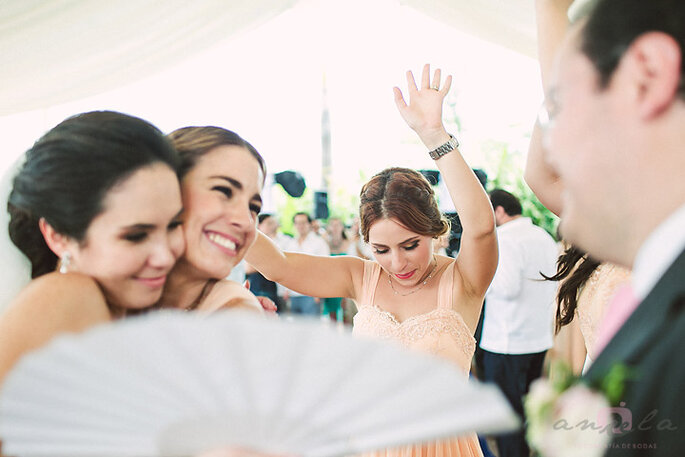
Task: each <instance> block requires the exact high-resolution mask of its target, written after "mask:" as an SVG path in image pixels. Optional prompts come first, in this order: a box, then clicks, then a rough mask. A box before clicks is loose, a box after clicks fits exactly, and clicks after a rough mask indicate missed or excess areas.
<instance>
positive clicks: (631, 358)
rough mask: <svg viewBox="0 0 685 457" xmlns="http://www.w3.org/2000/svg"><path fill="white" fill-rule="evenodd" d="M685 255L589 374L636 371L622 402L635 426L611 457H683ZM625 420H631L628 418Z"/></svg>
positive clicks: (619, 438)
mask: <svg viewBox="0 0 685 457" xmlns="http://www.w3.org/2000/svg"><path fill="white" fill-rule="evenodd" d="M684 304H685V251H683V252H681V253H680V256H679V257H678V258H677V260H676V261H675V262H674V263H673V264H672V265H671V266H670V268H669V269H668V270H667V271H666V273H665V274H664V276H663V277H662V278H661V279H660V280H659V282H658V283H657V284H656V286H655V287H654V289H653V290H652V291H651V292H650V293H649V295H648V296H647V297H646V298H645V299H644V301H643V302H642V303H640V305H639V306H638V307H637V309H636V310H635V311H634V313H633V314H632V315H631V316H630V317H629V318H628V320H627V321H626V323H625V324H624V325H623V327H622V328H621V329H620V330H619V331H618V332H617V333H616V335H615V336H614V338H613V339H612V340H611V341H610V342H609V344H608V345H607V346H606V348H605V349H604V350H603V351H602V352H601V353H600V355H599V356H598V357H597V360H595V362H594V363H593V365H592V367H591V368H590V370H589V371H588V373H587V374H586V376H585V379H586V380H588V381H590V382H597V381H599V380H601V379H602V378H603V377H604V376H605V375H606V373H607V371H608V370H609V369H610V368H611V366H612V365H613V364H615V363H617V362H619V363H623V364H625V365H626V366H628V367H629V368H632V369H633V370H634V375H635V378H634V379H632V380H630V381H627V382H626V384H625V389H626V390H625V391H624V394H623V398H622V400H621V401H623V402H625V405H624V408H626V409H624V410H621V411H620V412H618V411H617V412H618V413H619V414H621V413H623V414H627V413H629V414H632V426H631V427H630V429H629V431H628V432H626V433H623V434H614V439H613V441H612V444H611V447H610V448H609V450H608V451H607V454H606V455H607V456H611V457H627V456H679V455H685V311H684V310H683V305H684ZM625 418H626V419H627V416H626V417H625Z"/></svg>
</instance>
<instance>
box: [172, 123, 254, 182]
mask: <svg viewBox="0 0 685 457" xmlns="http://www.w3.org/2000/svg"><path fill="white" fill-rule="evenodd" d="M168 137H169V139H170V140H171V142H172V143H173V145H174V147H175V148H176V150H177V151H178V154H179V156H180V157H181V166H180V168H179V173H178V176H179V178H183V177H184V176H185V175H186V174H187V173H188V172H189V171H190V170H192V169H193V167H195V165H197V161H198V160H199V158H200V157H202V156H203V155H205V154H207V153H208V152H209V151H211V150H212V149H214V148H216V147H219V146H240V147H243V148H245V149H247V150H248V151H249V152H250V154H252V156H253V157H254V158H255V159H256V160H257V163H259V168H260V169H261V170H262V177H263V178H262V179H265V178H266V163H264V159H263V158H262V156H261V154H259V152H257V150H256V149H255V148H254V146H252V145H251V144H250V143H248V142H247V141H245V140H244V139H243V138H242V137H241V136H240V135H238V134H237V133H235V132H232V131H230V130H227V129H224V128H221V127H212V126H208V127H183V128H180V129H177V130H174V131H173V132H171V133H170V134H169V135H168Z"/></svg>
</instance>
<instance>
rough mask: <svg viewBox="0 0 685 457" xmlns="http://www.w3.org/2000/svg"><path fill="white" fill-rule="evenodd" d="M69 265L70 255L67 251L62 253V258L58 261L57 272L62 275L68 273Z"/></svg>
mask: <svg viewBox="0 0 685 457" xmlns="http://www.w3.org/2000/svg"><path fill="white" fill-rule="evenodd" d="M70 265H71V253H70V252H69V251H64V252H63V253H62V257H60V259H59V272H60V273H62V274H64V273H66V272H67V271H69V266H70Z"/></svg>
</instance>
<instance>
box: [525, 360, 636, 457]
mask: <svg viewBox="0 0 685 457" xmlns="http://www.w3.org/2000/svg"><path fill="white" fill-rule="evenodd" d="M553 372H554V373H555V376H553V379H551V380H550V379H546V378H540V379H537V380H536V381H534V382H533V384H532V385H531V387H530V391H529V393H528V395H527V396H526V398H525V400H524V410H525V413H526V422H527V427H528V428H527V431H526V438H527V439H528V443H529V444H530V446H531V447H532V448H534V449H535V450H536V451H538V452H539V453H540V455H541V456H543V457H575V456H578V457H594V456H597V457H599V456H602V455H604V453H605V452H606V450H607V447H608V445H609V443H610V442H611V439H612V437H613V436H614V435H615V434H617V433H618V434H620V433H623V432H624V431H625V427H626V424H625V423H624V421H623V418H624V414H622V411H621V410H622V409H625V408H622V407H621V406H622V405H621V404H620V403H619V402H620V399H621V396H622V395H623V390H624V385H625V382H626V380H627V379H628V377H629V374H630V373H629V369H628V368H627V367H626V366H625V365H620V364H617V365H614V366H613V367H612V368H611V370H609V372H608V373H607V374H606V376H604V377H603V378H602V379H600V380H599V381H598V382H596V383H594V384H592V385H590V384H588V383H587V382H586V380H584V379H582V378H579V377H577V376H575V375H574V374H573V373H572V371H571V369H570V368H569V367H568V366H567V365H561V364H559V365H555V367H554V371H553ZM628 427H630V425H628Z"/></svg>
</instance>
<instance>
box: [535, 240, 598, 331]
mask: <svg viewBox="0 0 685 457" xmlns="http://www.w3.org/2000/svg"><path fill="white" fill-rule="evenodd" d="M599 263H600V262H599V261H597V260H595V259H594V258H592V257H590V256H589V255H588V254H587V253H586V252H584V251H581V250H580V249H578V248H577V247H576V246H573V245H569V246H568V247H567V248H566V249H565V250H564V252H563V253H562V254H561V255H560V256H559V258H558V259H557V272H556V274H555V275H553V276H545V275H544V274H543V273H540V274H541V275H542V276H543V277H544V278H545V279H546V280H548V281H562V283H561V286H559V292H558V293H557V312H556V317H555V319H554V331H555V333H559V331H560V330H561V327H563V326H565V325H568V324H570V323H571V322H572V321H573V318H574V316H575V314H576V309H577V308H578V295H579V294H580V291H581V289H582V288H583V286H584V285H585V283H586V282H587V281H588V279H590V276H592V273H594V272H595V270H596V269H597V267H598V266H599Z"/></svg>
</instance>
